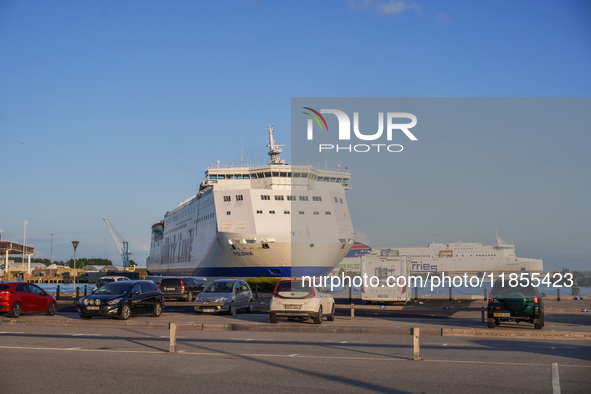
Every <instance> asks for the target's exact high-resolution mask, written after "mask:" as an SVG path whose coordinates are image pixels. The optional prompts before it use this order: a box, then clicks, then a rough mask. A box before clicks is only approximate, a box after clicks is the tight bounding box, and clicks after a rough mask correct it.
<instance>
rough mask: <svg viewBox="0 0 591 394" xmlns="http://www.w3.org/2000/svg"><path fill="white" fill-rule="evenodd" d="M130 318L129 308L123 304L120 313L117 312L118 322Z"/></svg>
mask: <svg viewBox="0 0 591 394" xmlns="http://www.w3.org/2000/svg"><path fill="white" fill-rule="evenodd" d="M129 316H131V308H130V307H129V305H128V304H123V306H122V307H121V312H119V320H127V319H129Z"/></svg>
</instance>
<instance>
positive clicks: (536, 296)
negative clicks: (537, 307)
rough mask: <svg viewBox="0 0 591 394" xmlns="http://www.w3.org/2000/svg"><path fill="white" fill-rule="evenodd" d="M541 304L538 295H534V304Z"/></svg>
mask: <svg viewBox="0 0 591 394" xmlns="http://www.w3.org/2000/svg"><path fill="white" fill-rule="evenodd" d="M539 303H540V299H539V298H538V295H537V294H534V304H539Z"/></svg>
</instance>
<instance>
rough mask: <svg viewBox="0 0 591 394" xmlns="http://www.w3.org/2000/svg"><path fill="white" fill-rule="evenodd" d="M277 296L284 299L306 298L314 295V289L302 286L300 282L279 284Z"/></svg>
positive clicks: (276, 291) (276, 290)
mask: <svg viewBox="0 0 591 394" xmlns="http://www.w3.org/2000/svg"><path fill="white" fill-rule="evenodd" d="M275 294H276V295H278V296H279V297H284V298H305V297H308V296H309V295H310V294H312V288H311V287H309V286H302V282H300V281H291V282H279V283H278V284H277V288H276V289H275Z"/></svg>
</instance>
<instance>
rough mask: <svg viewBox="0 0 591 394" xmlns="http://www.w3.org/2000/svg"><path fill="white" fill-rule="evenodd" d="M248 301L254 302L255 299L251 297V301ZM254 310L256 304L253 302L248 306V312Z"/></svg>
mask: <svg viewBox="0 0 591 394" xmlns="http://www.w3.org/2000/svg"><path fill="white" fill-rule="evenodd" d="M248 302H254V300H253V299H252V298H251V299H250V301H248ZM253 310H254V305H252V304H250V305H249V306H248V308H246V312H248V313H252V311H253Z"/></svg>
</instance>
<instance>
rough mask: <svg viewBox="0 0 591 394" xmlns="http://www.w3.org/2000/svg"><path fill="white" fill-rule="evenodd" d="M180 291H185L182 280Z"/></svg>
mask: <svg viewBox="0 0 591 394" xmlns="http://www.w3.org/2000/svg"><path fill="white" fill-rule="evenodd" d="M181 290H185V284H184V283H183V281H182V280H181Z"/></svg>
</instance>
